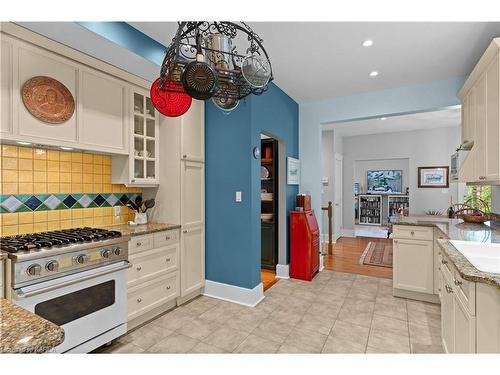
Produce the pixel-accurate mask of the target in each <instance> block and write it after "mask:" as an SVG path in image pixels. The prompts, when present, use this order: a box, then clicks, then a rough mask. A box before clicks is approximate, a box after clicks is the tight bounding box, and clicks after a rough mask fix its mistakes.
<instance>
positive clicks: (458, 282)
mask: <svg viewBox="0 0 500 375" xmlns="http://www.w3.org/2000/svg"><path fill="white" fill-rule="evenodd" d="M454 283H455V285H456V286H460V285H462V282H461V281H460V280H455V281H454Z"/></svg>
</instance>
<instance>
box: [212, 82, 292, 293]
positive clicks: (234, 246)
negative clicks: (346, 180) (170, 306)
mask: <svg viewBox="0 0 500 375" xmlns="http://www.w3.org/2000/svg"><path fill="white" fill-rule="evenodd" d="M261 132H266V133H269V134H271V135H274V136H276V137H278V138H279V139H280V140H281V141H283V142H284V143H285V147H286V154H287V156H291V157H298V104H297V103H296V102H295V101H294V100H293V99H291V98H290V97H289V96H288V95H286V94H285V93H284V92H283V91H282V90H281V89H280V88H279V87H277V86H276V85H274V84H271V85H270V86H269V90H268V91H267V92H266V93H264V94H263V95H262V96H250V97H249V98H247V99H245V100H244V101H242V102H241V103H240V105H239V106H238V108H236V109H235V110H234V111H233V112H232V113H231V114H229V115H227V114H224V113H223V112H222V111H221V110H219V109H217V108H216V107H215V106H214V105H213V104H212V103H211V101H207V102H206V104H205V168H206V169H205V171H206V177H205V179H206V192H205V194H206V197H205V201H206V214H205V215H206V217H205V219H206V231H205V233H206V235H205V259H206V278H207V279H208V280H212V281H216V282H220V283H225V284H230V285H236V286H239V287H243V288H249V289H252V288H254V287H255V286H257V285H258V284H259V283H260V282H261V276H260V254H261V244H260V241H261V240H260V238H261V235H260V160H257V159H254V158H253V155H252V150H253V148H254V147H256V146H259V147H260V133H261ZM280 168H286V165H282V166H280ZM236 191H241V192H242V198H243V199H242V200H243V201H242V202H241V203H236V202H235V192H236ZM297 192H298V187H297V186H296V185H287V187H286V196H287V198H286V202H287V203H286V206H287V207H286V209H287V214H288V212H289V211H290V210H291V209H293V208H294V207H295V195H296V194H297ZM287 216H288V215H287ZM287 220H288V219H287ZM287 228H288V225H287Z"/></svg>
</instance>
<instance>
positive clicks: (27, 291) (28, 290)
mask: <svg viewBox="0 0 500 375" xmlns="http://www.w3.org/2000/svg"><path fill="white" fill-rule="evenodd" d="M130 267H132V264H131V263H130V262H129V261H128V260H125V261H124V262H123V263H119V266H118V267H112V268H107V269H106V270H103V271H101V272H94V273H90V274H87V275H85V276H83V277H75V278H73V279H71V280H67V281H62V282H59V283H55V284H51V285H48V286H46V287H41V288H33V286H31V287H24V288H17V289H14V292H15V293H16V297H17V298H19V299H21V298H23V299H24V298H29V297H32V296H36V295H38V294H42V293H46V292H50V291H51V290H54V289H59V288H62V287H65V286H68V285H73V284H76V283H80V282H82V281H86V280H90V279H93V278H95V277H99V276H103V275H107V274H110V273H114V272H118V271H122V270H125V269H127V268H130ZM72 276H75V275H72Z"/></svg>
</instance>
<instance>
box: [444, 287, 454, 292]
mask: <svg viewBox="0 0 500 375" xmlns="http://www.w3.org/2000/svg"><path fill="white" fill-rule="evenodd" d="M444 287H445V288H446V292H447V293H453V289H452V288H451V287H450V286H448V285H445V286H444Z"/></svg>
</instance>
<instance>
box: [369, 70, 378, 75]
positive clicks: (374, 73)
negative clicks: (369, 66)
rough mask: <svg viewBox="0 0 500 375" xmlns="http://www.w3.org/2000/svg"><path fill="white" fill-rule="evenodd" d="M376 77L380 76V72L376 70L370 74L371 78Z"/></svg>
mask: <svg viewBox="0 0 500 375" xmlns="http://www.w3.org/2000/svg"><path fill="white" fill-rule="evenodd" d="M376 76H378V72H377V71H376V70H374V71H373V72H370V77H376Z"/></svg>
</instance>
